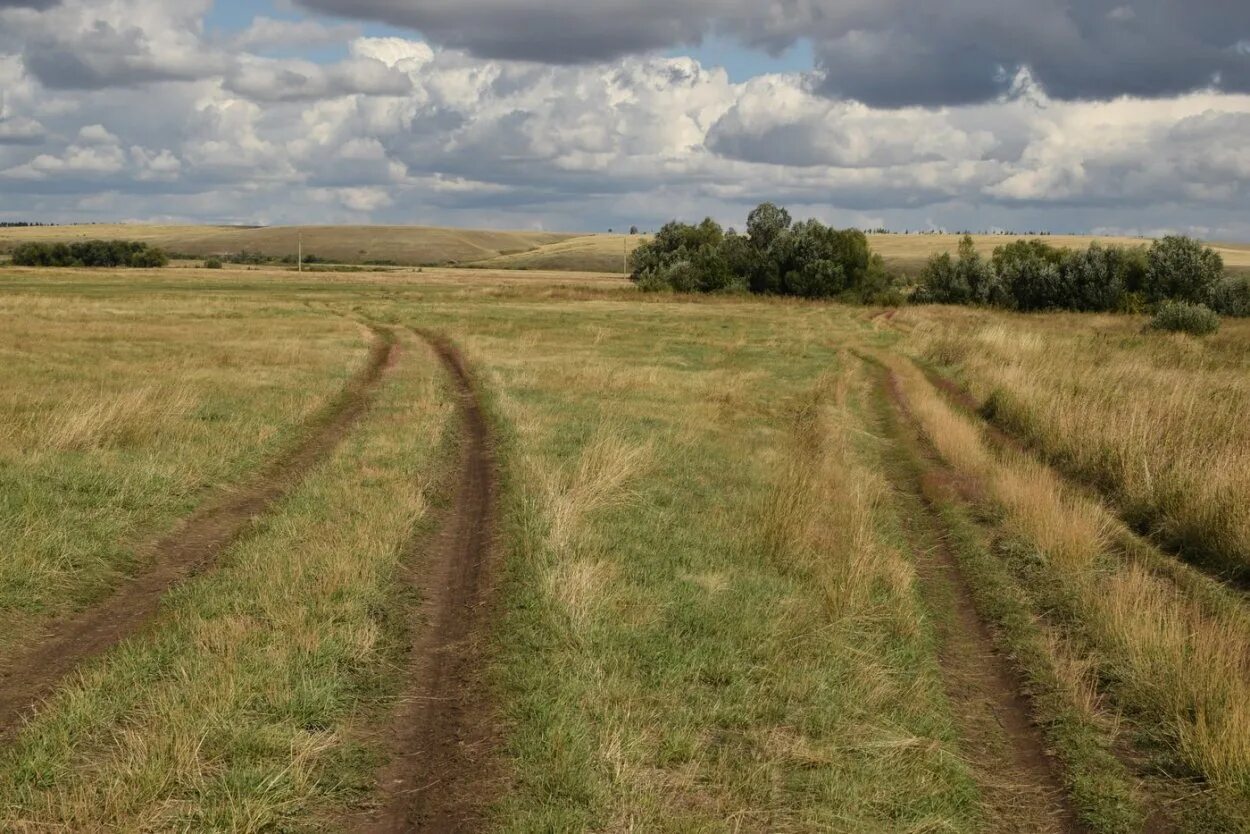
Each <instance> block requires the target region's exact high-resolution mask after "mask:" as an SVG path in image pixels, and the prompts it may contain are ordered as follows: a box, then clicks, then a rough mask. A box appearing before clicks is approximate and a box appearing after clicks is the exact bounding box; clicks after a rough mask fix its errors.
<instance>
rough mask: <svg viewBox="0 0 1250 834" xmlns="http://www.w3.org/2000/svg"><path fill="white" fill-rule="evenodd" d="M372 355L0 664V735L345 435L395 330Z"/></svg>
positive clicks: (369, 394)
mask: <svg viewBox="0 0 1250 834" xmlns="http://www.w3.org/2000/svg"><path fill="white" fill-rule="evenodd" d="M375 337H376V338H375V340H374V343H373V345H372V346H371V347H370V350H369V358H368V360H367V361H366V363H365V365H364V367H363V368H361V369H360V370H359V371H358V372H357V373H356V374H355V375H354V376H353V377H352V379H351V380H350V381H349V382H348V384H347V385H346V386H345V388H344V389H343V391H342V392H341V393H340V395H339V396H338V398H337V399H336V400H335V401H334V403H333V404H332V405H330V406H329V407H328V408H327V409H325V410H324V411H323V412H322V413H321V414H320V415H318V416H317V417H316V418H314V420H313V421H312V422H311V424H310V425H309V426H308V427H307V430H306V431H305V432H304V438H303V440H301V441H300V442H299V443H298V444H297V445H296V446H294V447H293V448H291V449H290V450H289V451H287V452H286V453H285V454H283V455H282V456H281V457H279V458H278V459H277V460H275V461H273V462H272V463H271V464H270V465H269V466H268V467H266V468H265V470H263V471H262V472H261V473H260V474H259V475H258V476H257V477H256V478H255V479H253V480H252V481H251V482H250V483H247V484H245V485H243V486H241V487H239V488H237V489H235V490H232V491H231V492H229V493H228V494H226V495H224V496H222V497H220V498H218V499H216V500H213V501H211V502H210V503H209V504H207V505H206V506H205V507H203V508H201V509H200V510H198V511H197V512H196V513H194V514H193V515H192V516H191V517H190V518H188V519H186V520H185V521H184V522H183V523H182V524H180V525H179V526H178V527H177V528H176V529H175V530H174V531H172V532H171V533H170V534H168V535H167V536H165V537H164V538H162V539H160V540H159V541H157V542H155V543H154V544H153V545H151V546H150V548H147V549H146V550H147V553H148V554H149V557H150V558H149V564H150V566H149V567H148V568H147V569H146V570H145V571H144V572H143V573H142V574H140V575H139V576H137V577H135V578H133V579H131V580H129V581H128V582H126V583H125V584H123V585H122V586H121V587H119V588H118V589H117V590H115V591H114V592H113V593H112V595H111V596H109V597H108V598H106V599H105V600H103V601H102V602H100V603H99V604H97V605H94V606H92V607H90V608H88V609H86V610H84V611H82V612H80V613H77V614H75V615H72V616H70V617H68V618H66V619H64V620H62V621H60V622H58V623H56V624H55V625H53V626H52V627H51V628H50V629H49V630H48V631H47V632H45V633H44V634H43V635H40V636H37V637H35V638H34V639H33V641H32V644H31V645H30V647H29V648H27V649H26V651H25V652H23V653H21V654H20V655H18V656H16V657H13V658H8V659H6V660H5V662H4V663H3V666H2V667H0V737H3V736H5V735H8V734H9V733H11V732H12V731H13V730H14V729H15V728H16V727H17V725H18V723H19V721H20V720H21V719H22V718H23V716H24V715H25V714H27V713H28V712H29V711H30V710H31V708H32V707H34V706H35V705H36V704H37V703H38V702H39V701H40V700H41V699H43V698H45V697H47V695H48V694H49V693H50V692H51V691H52V690H53V689H54V688H55V686H56V685H57V683H58V682H59V681H60V680H61V679H62V678H63V677H65V676H66V675H67V674H69V673H70V672H71V671H73V670H74V669H75V668H76V667H77V666H78V665H79V664H81V663H83V662H85V661H87V660H90V659H91V658H93V657H95V656H97V655H99V654H101V653H103V652H104V651H106V650H107V649H109V648H110V647H111V646H113V645H115V644H117V643H119V642H121V641H122V640H125V639H126V638H127V637H130V636H131V635H133V634H136V633H137V632H139V631H140V630H141V629H142V628H143V627H144V626H145V625H147V624H148V622H149V621H151V619H152V618H153V617H154V616H155V615H156V613H157V611H158V610H159V608H160V603H161V598H162V597H163V596H164V594H165V593H166V592H167V591H168V590H169V589H170V588H172V587H173V586H174V585H176V584H178V583H179V582H181V581H183V580H185V579H187V578H188V577H190V576H193V575H195V574H197V573H201V572H203V571H205V570H207V569H208V568H210V567H211V566H212V565H213V563H214V562H215V561H216V559H217V556H218V555H219V554H220V553H221V552H222V550H224V549H225V548H226V547H227V546H228V545H229V544H230V543H231V542H232V541H233V540H234V539H235V538H236V537H237V536H238V535H239V534H240V533H242V532H243V531H244V530H245V529H246V528H247V527H248V525H249V524H250V523H251V522H252V519H253V518H255V517H256V516H258V515H260V514H261V513H263V512H264V511H265V510H266V509H267V508H268V507H269V506H270V505H271V504H272V503H273V502H274V501H276V500H278V499H279V498H281V497H282V496H284V495H285V494H286V493H287V492H288V491H290V489H291V488H292V487H293V486H295V485H296V484H297V483H299V481H300V480H301V479H302V478H303V476H304V475H305V474H306V473H307V472H308V470H309V469H311V468H312V467H313V465H314V464H316V463H317V462H318V461H320V460H322V459H324V458H325V457H326V456H327V455H328V454H330V452H332V451H333V450H334V448H335V447H336V446H337V445H338V444H339V443H340V442H341V441H342V440H343V438H344V437H345V436H346V435H347V432H348V431H349V429H350V428H351V427H352V425H353V424H354V423H355V422H356V421H357V420H358V419H359V418H360V416H361V415H362V414H363V413H364V411H365V409H366V408H367V407H368V405H369V403H370V402H371V401H372V399H373V395H374V393H375V391H376V389H377V387H378V383H379V382H380V381H381V379H382V375H383V372H384V371H385V369H386V368H387V366H388V365H389V363H390V361H391V359H392V356H393V353H394V337H393V335H392V334H391V333H390V332H389V331H384V330H375Z"/></svg>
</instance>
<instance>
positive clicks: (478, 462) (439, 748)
mask: <svg viewBox="0 0 1250 834" xmlns="http://www.w3.org/2000/svg"><path fill="white" fill-rule="evenodd" d="M420 335H422V337H423V338H425V339H426V340H427V341H428V342H429V344H430V346H431V347H432V348H433V349H434V351H435V353H437V354H438V357H439V359H440V360H441V361H442V363H443V365H444V367H445V368H446V370H447V372H448V375H449V376H450V377H451V380H452V382H453V384H454V385H455V388H456V393H457V396H458V400H459V403H458V407H459V412H460V421H461V425H462V428H461V442H460V452H459V462H458V467H457V470H456V473H457V474H456V486H455V493H454V497H453V500H452V503H451V506H450V507H449V508H448V509H447V511H446V512H445V514H444V516H443V518H442V520H441V523H440V524H439V526H438V530H437V532H436V533H435V534H434V536H433V539H432V540H431V539H430V538H429V537H428V536H417V537H416V538H414V540H413V542H412V543H411V546H410V551H411V552H410V557H409V563H410V564H409V565H408V567H407V570H408V571H409V574H410V575H409V581H410V582H411V583H412V584H413V585H414V586H416V587H418V588H420V589H421V591H422V604H421V606H420V608H419V610H417V611H414V616H413V621H412V623H411V625H410V633H411V634H412V646H411V654H410V661H409V663H410V665H409V670H408V680H407V684H406V686H405V692H404V694H403V696H402V698H401V700H400V702H399V705H398V706H397V708H396V710H395V712H394V715H393V719H392V720H393V725H392V732H391V736H390V746H391V748H392V749H391V754H392V758H391V761H390V763H389V765H387V767H386V768H385V769H384V770H383V772H382V773H381V776H380V784H381V792H382V804H381V807H380V808H378V809H377V810H376V811H375V812H374V813H372V814H370V815H369V816H368V817H367V818H365V819H362V820H361V821H360V822H359V824H358V826H357V828H358V830H361V831H368V832H401V831H404V832H406V831H424V832H439V833H440V834H441V832H459V831H477V830H479V828H480V824H481V818H482V813H483V804H484V803H485V802H486V801H488V799H489V795H490V794H491V793H492V790H491V780H492V773H493V769H492V767H491V761H492V752H493V744H494V739H495V736H496V734H495V732H494V722H493V720H492V718H491V713H490V707H489V703H488V701H487V698H486V696H485V690H484V686H483V684H482V681H481V677H480V676H481V674H482V669H483V665H484V664H483V648H482V638H483V633H484V631H485V627H486V625H487V621H488V606H489V603H490V600H491V597H492V593H491V589H492V585H493V580H494V559H493V553H494V547H493V544H494V542H493V539H494V529H495V512H496V511H495V500H496V496H497V494H498V473H497V468H496V462H495V457H494V450H493V445H492V442H491V434H490V427H489V424H488V422H487V419H486V415H485V413H484V411H483V409H482V405H481V403H480V402H479V400H478V398H477V394H476V390H475V388H474V384H473V379H472V376H471V374H470V372H469V369H468V366H467V365H466V363H465V360H464V357H463V356H462V355H461V353H460V351H459V350H458V349H457V348H456V347H455V345H453V344H452V343H451V342H450V341H448V340H447V339H445V338H442V337H440V336H436V335H432V334H427V333H421V334H420ZM431 543H432V546H430V545H431ZM423 552H424V555H422V553H423Z"/></svg>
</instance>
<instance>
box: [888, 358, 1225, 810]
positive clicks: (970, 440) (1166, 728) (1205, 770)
mask: <svg viewBox="0 0 1250 834" xmlns="http://www.w3.org/2000/svg"><path fill="white" fill-rule="evenodd" d="M893 367H894V371H895V373H896V374H897V377H898V379H900V380H901V388H902V390H903V391H904V393H905V396H906V399H907V402H908V403H909V405H910V406H911V409H912V411H913V413H914V414H916V416H917V418H918V420H919V422H920V424H921V426H922V428H923V429H924V431H925V433H926V435H927V436H928V437H929V438H930V439H931V440H932V441H933V443H934V445H935V447H936V448H937V449H938V451H939V453H940V454H942V456H943V457H944V458H945V459H946V460H947V462H948V463H950V464H951V465H953V466H954V467H956V468H957V469H958V470H960V471H961V472H963V473H964V474H966V475H968V476H970V477H972V478H975V479H976V481H977V483H978V485H979V486H980V487H981V488H983V489H984V490H985V496H986V499H987V500H988V502H989V503H990V504H991V505H992V506H993V507H994V508H996V510H997V512H999V513H1000V514H1001V525H1002V529H1003V531H1004V533H1005V534H1006V535H1007V536H1008V537H1009V539H1014V540H1017V541H1021V542H1023V543H1025V544H1026V546H1027V554H1031V555H1030V556H1029V557H1028V558H1026V560H1025V563H1024V564H1025V568H1024V569H1025V570H1026V571H1028V572H1029V573H1030V574H1031V575H1032V576H1033V578H1034V580H1035V583H1034V585H1033V590H1034V593H1035V594H1037V595H1038V597H1039V599H1041V600H1042V601H1043V602H1044V604H1045V606H1046V607H1049V608H1051V609H1052V610H1054V611H1056V612H1059V613H1060V614H1061V616H1062V617H1063V618H1065V620H1066V628H1067V629H1068V631H1069V633H1071V634H1072V635H1074V636H1075V637H1077V638H1079V639H1080V640H1082V641H1084V642H1085V644H1086V645H1088V646H1089V647H1090V650H1091V652H1092V657H1093V658H1094V659H1095V661H1096V663H1097V665H1098V668H1099V670H1100V674H1101V675H1102V676H1103V678H1104V679H1105V680H1107V681H1108V682H1109V683H1110V685H1111V689H1112V691H1113V693H1114V694H1115V695H1116V697H1117V698H1118V699H1119V701H1120V703H1121V704H1122V705H1123V706H1124V707H1125V708H1127V709H1128V710H1130V711H1131V714H1132V715H1133V717H1134V720H1135V721H1136V722H1137V723H1138V724H1139V725H1140V726H1141V727H1142V728H1143V730H1144V731H1145V732H1147V733H1148V734H1149V735H1150V736H1151V737H1152V738H1153V739H1154V743H1156V744H1158V745H1161V746H1163V747H1164V748H1166V750H1167V758H1169V759H1170V760H1171V761H1174V762H1176V763H1178V764H1179V765H1181V766H1182V767H1184V768H1185V769H1187V770H1188V771H1189V773H1190V774H1192V775H1194V776H1197V777H1199V778H1201V779H1203V780H1206V781H1207V782H1208V783H1209V784H1210V791H1211V793H1212V795H1213V797H1214V801H1215V802H1216V803H1217V804H1218V805H1219V808H1220V811H1221V813H1225V814H1227V815H1228V817H1229V818H1235V819H1237V820H1239V823H1238V824H1250V815H1247V813H1246V809H1250V745H1248V744H1247V728H1248V727H1250V723H1248V722H1250V630H1248V629H1247V621H1246V619H1245V617H1244V616H1240V615H1239V614H1238V613H1237V612H1230V613H1228V614H1226V615H1221V614H1219V613H1216V612H1213V611H1212V610H1210V609H1209V608H1207V607H1206V606H1203V605H1202V604H1201V602H1200V601H1197V600H1195V599H1193V598H1191V597H1190V596H1189V595H1187V594H1186V593H1184V592H1183V591H1181V590H1180V589H1178V588H1177V587H1176V586H1174V585H1173V584H1171V583H1170V582H1167V581H1165V580H1163V579H1160V578H1157V577H1155V576H1153V575H1151V574H1150V573H1148V572H1147V571H1146V570H1144V569H1143V568H1141V567H1139V566H1137V565H1136V564H1134V563H1131V562H1128V561H1126V560H1124V559H1122V558H1121V557H1120V556H1119V555H1117V554H1116V553H1115V552H1114V550H1113V548H1112V547H1111V546H1110V544H1109V542H1110V541H1111V537H1110V535H1109V534H1110V533H1111V532H1112V531H1114V530H1115V529H1116V525H1117V521H1116V519H1115V518H1114V516H1112V515H1111V514H1110V513H1109V512H1108V510H1107V509H1106V508H1105V507H1103V506H1102V505H1100V504H1099V503H1097V502H1095V501H1094V500H1092V499H1090V498H1088V497H1085V496H1083V495H1080V494H1077V493H1075V492H1074V491H1072V490H1071V489H1070V488H1068V487H1066V486H1065V485H1064V483H1063V482H1062V481H1061V479H1060V478H1059V477H1058V476H1056V475H1055V474H1054V473H1053V472H1051V471H1049V470H1048V469H1047V468H1046V467H1045V466H1044V465H1042V464H1039V463H1037V462H1036V461H1033V460H1031V459H1029V458H1026V457H1022V456H1019V455H1018V454H1014V453H1004V454H1002V455H1000V456H995V455H993V454H992V453H990V452H989V451H988V448H987V446H986V443H985V441H984V440H983V439H980V438H978V436H977V428H976V426H975V425H974V424H973V423H972V421H971V420H970V418H968V417H965V416H964V415H962V414H960V413H957V412H956V411H955V410H954V409H953V408H952V407H951V406H949V405H948V404H947V403H946V402H945V400H944V399H943V398H942V396H941V394H940V393H939V392H938V391H937V390H936V389H934V388H933V387H932V386H931V385H930V384H929V383H928V382H927V380H925V379H924V377H923V375H922V374H921V373H920V372H919V371H918V370H916V369H915V368H914V367H913V366H911V365H910V364H908V363H906V362H905V361H901V360H900V361H896V362H894V363H893ZM951 437H956V438H959V442H958V443H952V442H951V441H950V438H951ZM978 447H979V448H978Z"/></svg>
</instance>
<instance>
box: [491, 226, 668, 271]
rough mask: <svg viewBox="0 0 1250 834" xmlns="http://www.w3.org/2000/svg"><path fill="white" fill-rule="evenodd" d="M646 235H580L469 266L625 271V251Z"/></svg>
mask: <svg viewBox="0 0 1250 834" xmlns="http://www.w3.org/2000/svg"><path fill="white" fill-rule="evenodd" d="M650 239H651V238H650V236H649V235H609V234H598V235H584V236H581V237H575V238H572V239H571V240H564V241H560V242H558V243H549V244H546V245H543V246H539V247H538V248H536V249H533V250H531V251H529V252H520V253H515V254H509V255H500V256H497V257H493V258H487V259H484V260H481V261H478V262H477V263H474V264H473V266H481V267H487V268H494V269H551V270H576V271H586V272H615V273H618V274H620V273H623V272H625V271H626V264H625V258H626V253H627V252H633V251H634V250H635V249H637V248H638V247H639V246H641V245H642V244H643V243H645V242H647V241H648V240H650Z"/></svg>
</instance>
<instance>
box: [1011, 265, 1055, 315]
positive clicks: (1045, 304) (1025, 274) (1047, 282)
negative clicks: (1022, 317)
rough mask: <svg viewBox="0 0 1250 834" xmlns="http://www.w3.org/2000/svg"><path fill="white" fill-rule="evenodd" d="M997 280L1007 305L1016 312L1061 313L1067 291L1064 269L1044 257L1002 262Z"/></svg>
mask: <svg viewBox="0 0 1250 834" xmlns="http://www.w3.org/2000/svg"><path fill="white" fill-rule="evenodd" d="M1000 280H1001V281H1002V284H1003V288H1004V290H1005V291H1006V294H1007V296H1008V297H1009V298H1010V299H1011V303H1010V305H1009V306H1012V307H1015V308H1016V309H1017V310H1023V311H1025V312H1031V311H1034V310H1061V309H1064V308H1065V307H1066V306H1067V302H1068V298H1069V292H1068V288H1067V287H1066V286H1065V285H1064V270H1063V269H1062V268H1060V267H1059V266H1056V265H1055V264H1054V263H1052V262H1051V261H1049V260H1047V259H1046V258H1042V257H1036V256H1027V257H1021V258H1013V259H1011V260H1008V261H1006V262H1004V263H1003V269H1002V272H1001V273H1000Z"/></svg>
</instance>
